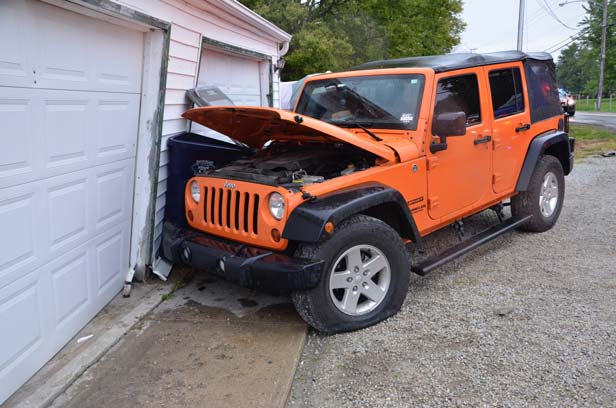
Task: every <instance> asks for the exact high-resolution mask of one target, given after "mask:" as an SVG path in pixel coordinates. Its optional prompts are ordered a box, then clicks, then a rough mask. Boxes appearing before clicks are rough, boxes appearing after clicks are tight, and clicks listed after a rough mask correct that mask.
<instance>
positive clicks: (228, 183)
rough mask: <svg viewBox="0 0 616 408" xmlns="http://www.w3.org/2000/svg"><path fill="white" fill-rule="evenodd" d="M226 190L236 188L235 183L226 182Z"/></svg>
mask: <svg viewBox="0 0 616 408" xmlns="http://www.w3.org/2000/svg"><path fill="white" fill-rule="evenodd" d="M224 187H225V188H235V183H231V182H229V181H225V185H224Z"/></svg>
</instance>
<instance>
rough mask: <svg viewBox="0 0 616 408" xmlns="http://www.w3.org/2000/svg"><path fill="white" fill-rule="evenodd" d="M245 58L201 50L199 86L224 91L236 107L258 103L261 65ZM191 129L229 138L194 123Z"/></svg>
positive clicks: (259, 99)
mask: <svg viewBox="0 0 616 408" xmlns="http://www.w3.org/2000/svg"><path fill="white" fill-rule="evenodd" d="M262 63H263V62H262V61H260V60H256V59H253V58H248V57H241V56H237V55H231V54H226V53H222V52H218V51H214V50H211V49H208V48H206V49H203V52H202V53H201V63H200V66H199V78H198V81H197V83H198V86H215V87H218V88H219V89H220V90H221V91H222V92H224V93H225V95H227V96H228V97H229V99H231V101H232V102H233V104H234V105H236V106H261V105H262V101H263V98H262V93H261V83H262V77H261V64H262ZM191 130H192V131H193V132H195V133H201V134H205V135H207V136H210V137H216V138H219V139H223V140H228V138H227V137H225V136H223V135H221V134H220V133H218V132H214V131H213V130H210V129H207V128H205V127H203V126H201V125H199V124H196V123H193V124H192V128H191Z"/></svg>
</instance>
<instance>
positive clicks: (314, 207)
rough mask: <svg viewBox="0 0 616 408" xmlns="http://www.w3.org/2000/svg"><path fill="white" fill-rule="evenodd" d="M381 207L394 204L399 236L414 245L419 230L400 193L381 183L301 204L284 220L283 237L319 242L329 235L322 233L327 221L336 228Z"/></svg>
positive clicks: (342, 191) (357, 187) (418, 236)
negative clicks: (351, 218)
mask: <svg viewBox="0 0 616 408" xmlns="http://www.w3.org/2000/svg"><path fill="white" fill-rule="evenodd" d="M383 204H386V205H393V206H395V207H394V208H396V210H398V212H399V214H398V216H399V219H400V225H399V227H400V235H402V236H403V237H405V238H409V239H411V240H413V242H417V241H418V240H419V239H420V235H419V231H418V230H417V225H416V224H415V220H414V219H413V215H412V214H411V212H410V210H409V207H408V205H407V204H406V201H405V200H404V197H403V196H402V194H400V192H399V191H397V190H395V189H393V188H390V187H387V186H384V185H381V184H370V185H365V184H364V185H359V186H355V187H352V188H349V189H345V190H341V191H337V192H335V193H332V194H328V195H325V196H322V197H318V198H317V199H315V200H311V201H306V202H304V203H302V204H300V205H299V206H298V207H296V208H295V209H294V210H293V212H292V213H291V215H290V216H289V218H288V219H287V222H286V225H285V228H284V230H283V232H282V237H283V238H285V239H288V240H291V241H302V242H318V241H320V240H321V239H323V238H325V237H326V236H327V235H328V234H327V233H326V232H325V231H324V227H325V224H326V223H327V222H332V223H333V224H334V228H335V226H336V225H338V224H340V222H341V221H343V220H344V219H346V218H348V217H350V216H352V215H355V214H360V213H363V212H365V211H366V210H369V209H371V208H374V207H377V206H379V205H383Z"/></svg>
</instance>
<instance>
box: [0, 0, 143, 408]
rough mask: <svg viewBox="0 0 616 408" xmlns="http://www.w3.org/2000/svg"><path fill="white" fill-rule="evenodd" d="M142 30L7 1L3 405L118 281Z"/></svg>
mask: <svg viewBox="0 0 616 408" xmlns="http://www.w3.org/2000/svg"><path fill="white" fill-rule="evenodd" d="M142 59H143V34H142V32H140V31H133V30H130V29H128V28H125V27H121V26H116V25H113V24H111V23H109V22H104V21H102V20H97V19H94V18H91V17H86V16H83V15H80V14H77V13H74V12H70V11H67V10H64V9H62V8H59V7H55V6H51V5H49V4H46V3H42V2H39V1H27V0H5V1H1V2H0V140H1V141H2V148H1V149H0V226H1V228H0V230H1V231H2V234H1V235H0V333H1V335H0V403H1V402H2V401H4V400H5V399H6V398H8V397H9V395H11V394H12V393H13V392H14V391H15V390H16V389H17V388H18V387H19V386H20V385H21V384H23V383H24V382H25V381H27V380H28V378H29V377H30V376H31V375H32V374H34V373H35V372H36V371H37V370H38V369H39V368H40V367H41V366H43V365H44V364H45V363H46V362H47V360H48V359H50V358H51V357H52V356H53V355H54V354H55V353H56V352H57V351H58V350H60V348H62V346H64V345H65V344H66V342H68V341H69V340H70V339H71V337H72V336H74V335H75V334H76V333H77V332H78V331H79V330H80V329H81V328H82V327H83V326H84V325H85V324H86V323H87V322H88V321H89V320H90V319H92V317H94V316H95V315H96V313H97V312H98V311H99V310H100V309H102V308H103V307H104V306H105V304H107V303H108V302H109V300H111V299H112V298H113V296H115V295H116V294H117V293H118V292H119V291H120V290H121V288H122V282H123V280H124V276H125V273H126V272H127V270H128V268H129V258H128V257H129V249H130V247H129V246H130V228H131V217H132V198H133V183H134V175H133V174H134V168H135V151H136V150H135V146H136V143H137V131H138V119H139V104H140V98H141V71H142Z"/></svg>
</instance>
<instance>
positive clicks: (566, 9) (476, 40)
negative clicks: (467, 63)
mask: <svg viewBox="0 0 616 408" xmlns="http://www.w3.org/2000/svg"><path fill="white" fill-rule="evenodd" d="M563 2H567V3H569V4H565V5H563V6H559V3H563ZM583 4H584V2H580V1H575V2H573V1H566V0H526V26H525V30H524V31H525V35H524V51H552V55H553V56H554V57H558V54H559V53H560V51H559V50H555V49H556V48H558V47H560V46H562V45H564V44H566V43H567V42H568V41H569V40H568V39H569V38H570V37H571V36H573V35H575V34H576V33H577V32H578V31H579V30H580V28H579V27H578V23H579V22H580V21H581V20H582V18H583V17H584V14H585V12H584V9H583V8H582V6H583ZM518 6H519V0H464V11H463V13H462V19H463V20H464V21H465V22H466V30H465V31H464V32H463V33H462V38H461V44H460V45H459V46H457V47H456V48H455V49H454V51H455V52H468V51H471V50H472V51H475V52H491V51H502V50H512V49H515V48H516V44H517V27H518ZM552 14H553V15H552ZM557 19H558V20H560V21H558V20H557ZM566 26H568V27H566ZM554 50H555V51H554Z"/></svg>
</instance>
